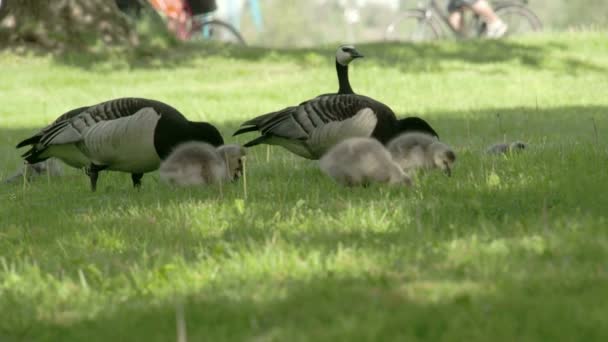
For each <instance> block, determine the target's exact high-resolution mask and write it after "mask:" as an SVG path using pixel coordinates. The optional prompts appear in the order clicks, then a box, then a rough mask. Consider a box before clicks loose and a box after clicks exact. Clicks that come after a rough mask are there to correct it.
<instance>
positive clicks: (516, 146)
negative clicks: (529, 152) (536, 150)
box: [510, 141, 527, 152]
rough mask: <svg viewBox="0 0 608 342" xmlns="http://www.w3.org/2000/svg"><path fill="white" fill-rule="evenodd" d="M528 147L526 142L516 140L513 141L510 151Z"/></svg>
mask: <svg viewBox="0 0 608 342" xmlns="http://www.w3.org/2000/svg"><path fill="white" fill-rule="evenodd" d="M526 147H527V145H526V143H524V142H521V141H514V142H512V143H511V146H510V151H511V152H519V151H521V150H525V149H526Z"/></svg>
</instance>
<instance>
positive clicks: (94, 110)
mask: <svg viewBox="0 0 608 342" xmlns="http://www.w3.org/2000/svg"><path fill="white" fill-rule="evenodd" d="M146 107H151V108H154V109H155V110H156V111H157V112H158V113H161V114H162V115H170V116H178V117H180V118H183V115H182V114H181V113H179V112H178V111H177V110H176V109H174V108H173V107H171V106H169V105H167V104H164V103H162V102H159V101H154V100H148V99H140V98H120V99H114V100H110V101H106V102H102V103H100V104H97V105H94V106H90V107H81V108H78V109H75V110H72V111H70V112H68V113H65V114H63V115H62V116H60V117H59V118H58V119H57V120H55V121H54V122H53V123H52V124H50V125H49V126H47V127H45V128H43V129H42V130H41V131H40V132H38V133H36V135H34V136H33V137H30V138H28V139H25V140H24V141H22V142H20V143H19V144H18V145H17V147H22V146H25V145H33V146H32V148H31V149H30V150H28V151H27V152H25V153H24V154H23V155H22V157H24V158H25V159H26V160H27V161H29V162H35V161H37V159H38V157H39V156H40V154H41V153H42V152H44V151H45V150H46V149H47V148H48V147H50V146H53V145H64V144H73V143H76V142H79V141H81V140H82V139H83V132H84V131H85V130H87V129H88V128H90V127H92V126H93V125H95V124H96V123H98V122H101V121H110V120H116V119H119V118H123V117H127V116H131V115H133V114H135V113H136V112H138V111H139V110H141V109H142V108H146ZM184 119H185V118H184ZM43 158H48V156H46V155H45V156H44V157H43Z"/></svg>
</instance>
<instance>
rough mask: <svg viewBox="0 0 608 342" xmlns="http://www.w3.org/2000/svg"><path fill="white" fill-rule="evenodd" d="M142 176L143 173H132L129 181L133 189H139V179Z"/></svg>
mask: <svg viewBox="0 0 608 342" xmlns="http://www.w3.org/2000/svg"><path fill="white" fill-rule="evenodd" d="M143 176H144V174H143V173H132V174H131V180H132V181H133V187H134V188H135V189H140V188H141V178H142V177H143Z"/></svg>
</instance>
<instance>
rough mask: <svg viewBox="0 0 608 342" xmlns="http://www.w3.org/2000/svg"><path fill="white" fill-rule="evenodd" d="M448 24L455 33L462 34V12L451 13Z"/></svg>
mask: <svg viewBox="0 0 608 342" xmlns="http://www.w3.org/2000/svg"><path fill="white" fill-rule="evenodd" d="M448 22H449V24H450V26H452V28H453V29H454V30H455V31H457V32H460V30H462V11H453V12H450V15H449V16H448Z"/></svg>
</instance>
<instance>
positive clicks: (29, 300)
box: [0, 33, 608, 341]
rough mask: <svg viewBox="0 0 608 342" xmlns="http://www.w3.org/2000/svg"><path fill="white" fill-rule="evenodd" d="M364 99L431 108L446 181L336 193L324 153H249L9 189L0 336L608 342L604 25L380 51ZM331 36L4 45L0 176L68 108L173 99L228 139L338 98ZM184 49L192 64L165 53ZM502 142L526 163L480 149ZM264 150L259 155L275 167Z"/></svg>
mask: <svg viewBox="0 0 608 342" xmlns="http://www.w3.org/2000/svg"><path fill="white" fill-rule="evenodd" d="M358 49H359V50H361V51H362V52H363V53H364V54H365V55H366V57H367V58H366V59H364V60H360V61H357V62H356V63H355V64H354V66H353V69H352V71H351V82H352V84H353V88H354V89H355V91H357V92H359V93H362V94H366V95H370V96H373V97H375V98H377V99H379V100H382V101H383V102H385V103H387V104H389V105H390V106H391V107H392V108H394V109H395V111H396V112H397V113H398V115H400V116H405V115H407V113H413V114H416V115H421V116H423V117H424V118H425V119H428V121H429V122H430V123H431V124H432V125H433V126H434V127H435V128H436V130H437V131H438V132H439V134H440V136H441V139H442V140H443V141H445V142H447V143H448V144H451V145H453V146H454V148H455V149H456V151H457V154H458V159H457V167H456V170H455V172H454V175H453V177H452V178H447V177H445V176H444V175H443V174H441V173H431V174H427V175H421V176H420V177H418V178H417V179H416V187H415V188H413V189H411V190H407V189H403V188H391V187H383V186H378V185H374V186H371V187H369V188H366V189H358V188H356V189H346V188H342V187H339V186H338V185H336V184H335V183H334V182H332V181H331V180H330V179H327V178H326V177H324V176H323V175H322V174H321V172H320V171H319V169H318V165H317V163H316V162H312V161H307V160H303V159H299V158H297V157H295V156H293V155H291V154H288V153H286V152H285V151H283V150H282V149H280V148H278V147H273V148H271V149H270V150H268V149H267V148H266V147H257V148H254V149H250V150H249V151H248V157H247V158H248V164H247V166H248V174H247V196H246V197H245V193H244V188H243V184H242V181H239V182H236V183H234V184H228V185H224V186H223V188H222V191H221V193H220V191H219V188H218V187H210V188H192V189H173V188H170V187H168V186H166V185H164V184H162V183H160V182H159V179H158V174H157V173H151V174H148V175H146V176H145V177H144V178H143V188H142V190H141V191H135V190H133V189H132V188H131V184H130V178H129V176H128V175H126V174H119V173H108V172H102V173H101V175H100V180H99V189H98V192H97V193H91V192H90V191H89V190H88V180H87V178H86V177H85V176H84V175H83V174H82V172H80V171H77V170H68V169H67V168H66V175H65V176H63V177H60V178H51V179H50V181H49V180H47V179H46V177H41V178H39V179H37V180H35V181H34V182H32V183H31V184H23V183H19V182H18V183H17V184H12V185H2V186H1V187H0V203H1V205H0V318H1V319H0V341H4V340H7V341H12V340H25V341H45V340H48V341H57V340H61V341H82V340H91V341H93V340H95V341H96V340H99V341H108V340H111V339H118V340H130V341H139V340H145V341H168V340H173V339H175V338H176V323H175V310H176V309H175V308H176V303H178V302H183V303H184V308H185V311H184V314H185V321H186V325H187V332H188V336H189V339H190V340H192V341H199V340H203V339H205V340H213V341H217V340H260V341H267V340H280V341H285V340H290V341H291V340H295V341H298V340H375V341H379V340H430V341H437V340H454V341H463V340H477V341H487V340H504V341H514V340H585V341H589V340H598V341H599V340H605V339H606V338H607V337H608V329H606V328H605V327H606V326H607V323H608V322H606V320H607V319H606V317H608V310H607V309H606V308H608V297H607V296H606V293H608V265H607V263H606V260H608V232H607V231H606V226H607V224H608V220H607V216H606V215H607V214H606V208H608V171H607V170H608V138H607V137H608V135H607V133H606V132H608V112H607V110H608V97H607V96H606V90H607V89H608V79H607V78H606V73H607V70H608V48H607V47H606V45H605V37H602V36H601V34H599V33H597V34H596V33H579V34H566V35H561V36H560V35H548V36H542V37H530V38H527V39H524V40H515V41H499V42H461V43H450V42H446V43H441V44H432V45H421V46H411V45H390V44H389V45H387V44H368V45H362V46H360V47H358ZM333 50H334V47H326V48H322V49H311V50H285V51H270V50H263V49H257V48H250V49H245V50H237V49H231V48H223V47H221V46H215V45H203V46H200V47H196V46H194V47H180V48H179V50H177V51H175V53H174V54H173V55H171V54H168V53H165V55H163V56H164V57H162V58H161V57H154V56H140V57H138V58H135V57H134V56H137V54H134V55H129V56H127V57H128V58H125V59H122V60H121V59H118V58H117V57H116V56H112V57H107V56H97V57H95V56H81V55H77V54H75V55H72V56H70V58H69V60H68V59H66V58H64V59H62V57H46V56H29V57H23V56H18V55H15V54H9V53H4V54H2V55H0V63H2V68H3V77H2V82H0V103H1V104H2V106H0V178H3V177H5V176H8V175H10V174H11V173H12V172H13V171H15V170H16V169H17V168H18V166H19V163H20V161H19V152H20V151H17V150H15V149H14V145H15V144H16V142H18V141H19V140H20V139H22V138H25V137H27V136H28V135H29V134H31V133H33V132H34V131H35V130H36V129H38V128H40V127H41V126H43V125H45V124H47V123H48V122H50V121H52V120H53V119H54V118H55V117H56V116H58V115H59V114H61V113H63V112H64V111H66V110H68V109H71V108H74V107H77V106H82V105H84V104H93V103H96V102H100V101H103V100H106V99H109V98H114V97H121V96H142V97H149V98H155V99H159V100H163V101H166V102H168V103H170V104H172V105H173V106H175V107H177V108H178V109H180V110H181V111H182V112H183V113H184V114H185V115H186V116H188V117H190V118H192V119H201V120H207V121H210V122H212V123H214V124H216V125H217V126H218V127H219V128H220V130H221V131H222V133H223V134H224V137H225V139H226V140H227V141H230V142H233V141H238V142H244V141H246V140H247V139H248V138H250V137H251V136H250V135H247V136H239V137H237V138H233V137H231V133H232V132H233V131H234V129H235V128H236V127H237V126H238V124H239V123H240V122H241V121H242V120H244V119H247V118H250V117H252V116H254V115H258V114H262V113H265V112H268V111H272V110H276V109H280V108H282V107H284V106H287V105H291V104H295V103H299V102H301V101H303V100H305V99H307V98H310V97H312V96H315V95H317V94H321V93H326V92H332V91H335V90H336V89H337V81H336V79H335V74H334V70H333V61H332V57H331V56H332V53H333ZM175 56H180V57H179V58H178V57H175ZM503 140H507V141H511V140H523V141H526V142H528V143H529V144H530V148H529V149H528V150H526V151H525V152H524V153H521V154H515V155H510V156H504V157H503V156H488V155H485V154H484V150H485V148H486V147H487V146H488V145H490V144H492V143H496V142H501V141H503ZM267 158H268V161H267Z"/></svg>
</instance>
